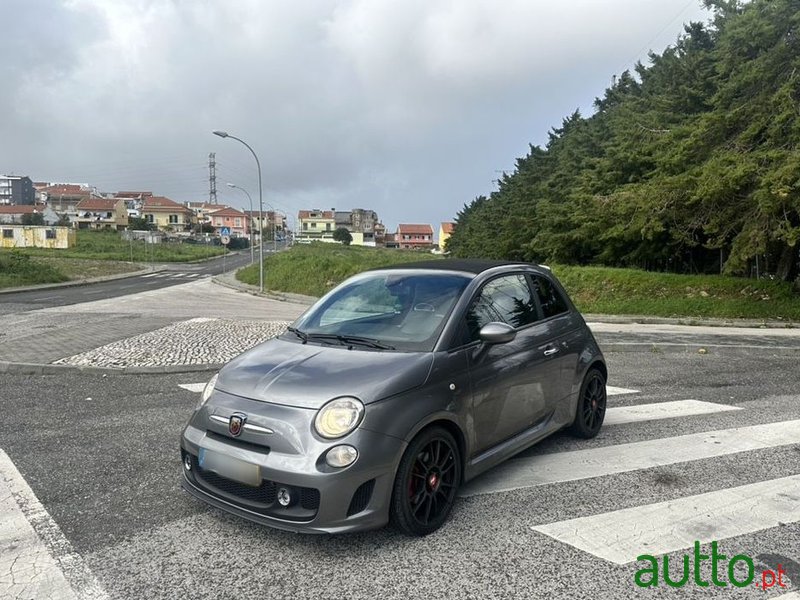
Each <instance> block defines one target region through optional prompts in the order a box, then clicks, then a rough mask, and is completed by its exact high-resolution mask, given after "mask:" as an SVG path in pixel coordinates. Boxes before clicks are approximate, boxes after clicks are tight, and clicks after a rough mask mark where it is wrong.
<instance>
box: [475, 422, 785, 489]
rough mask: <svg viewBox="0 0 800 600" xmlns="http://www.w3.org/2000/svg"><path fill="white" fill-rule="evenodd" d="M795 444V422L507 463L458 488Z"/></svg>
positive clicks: (525, 484)
mask: <svg viewBox="0 0 800 600" xmlns="http://www.w3.org/2000/svg"><path fill="white" fill-rule="evenodd" d="M798 443H800V420H794V421H781V422H778V423H767V424H764V425H752V426H749V427H736V428H733V429H720V430H717V431H707V432H703V433H693V434H689V435H679V436H676V437H669V438H661V439H654V440H646V441H643V442H633V443H630V444H619V445H616V446H604V447H600V448H591V449H588V450H574V451H571V452H556V453H553V454H542V455H538V456H531V457H526V458H517V459H512V460H510V461H507V462H505V463H503V464H502V465H500V466H498V467H495V468H494V469H491V470H490V471H488V472H487V473H485V474H483V475H481V476H480V477H478V478H477V479H475V480H473V481H470V482H469V483H467V484H466V485H465V486H464V487H462V488H461V491H460V492H459V495H461V496H477V495H479V494H493V493H495V492H506V491H510V490H518V489H520V488H529V487H535V486H539V485H546V484H549V483H559V482H564V481H576V480H578V479H589V478H591V477H601V476H603V475H612V474H614V473H626V472H628V471H637V470H640V469H650V468H652V467H660V466H665V465H674V464H676V463H682V462H690V461H695V460H701V459H704V458H713V457H715V456H725V455H727V454H736V453H739V452H747V451H748V450H759V449H762V448H773V447H775V446H786V445H789V444H798Z"/></svg>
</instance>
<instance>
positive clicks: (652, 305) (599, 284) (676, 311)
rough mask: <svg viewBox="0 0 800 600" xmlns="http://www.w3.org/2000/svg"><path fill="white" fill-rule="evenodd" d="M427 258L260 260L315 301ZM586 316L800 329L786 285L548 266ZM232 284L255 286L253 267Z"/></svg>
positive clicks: (284, 255) (351, 252)
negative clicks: (765, 323)
mask: <svg viewBox="0 0 800 600" xmlns="http://www.w3.org/2000/svg"><path fill="white" fill-rule="evenodd" d="M429 258H431V255H430V254H425V253H417V252H407V251H402V250H386V249H378V248H362V247H346V246H338V245H333V244H311V245H304V246H295V247H294V248H292V249H291V250H289V251H288V252H281V253H279V254H277V255H275V256H271V257H269V258H267V259H266V261H265V263H264V265H265V272H264V286H265V287H266V288H267V289H271V290H276V291H283V292H294V293H298V294H307V295H310V296H321V295H322V294H324V293H325V292H327V291H328V290H329V289H331V288H332V287H333V286H334V285H337V284H338V283H341V282H342V281H343V280H344V279H346V278H347V277H349V276H351V275H354V274H356V273H358V272H361V271H364V270H366V269H370V268H374V267H380V266H384V265H390V264H397V263H402V262H410V261H416V260H427V259H429ZM553 271H554V273H555V274H556V275H557V276H558V278H559V279H560V280H561V282H562V283H563V284H564V287H565V288H566V289H567V291H568V292H569V294H570V296H571V297H572V299H573V301H574V302H575V304H576V305H577V306H578V308H579V309H580V310H581V311H582V312H584V313H602V314H612V315H645V316H658V317H686V318H692V317H706V318H721V319H735V318H743V319H758V320H765V319H777V320H785V321H787V322H800V295H798V294H796V293H794V292H793V291H792V286H791V285H790V284H788V283H784V282H780V281H769V280H755V279H744V278H739V277H725V276H721V275H676V274H672V273H654V272H649V271H639V270H636V269H613V268H607V267H575V266H558V265H557V266H554V267H553ZM237 278H238V279H239V280H240V281H243V282H245V283H250V284H253V285H257V284H258V266H257V265H253V266H250V267H247V268H245V269H242V270H240V271H239V272H238V273H237Z"/></svg>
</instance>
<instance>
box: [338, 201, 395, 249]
mask: <svg viewBox="0 0 800 600" xmlns="http://www.w3.org/2000/svg"><path fill="white" fill-rule="evenodd" d="M334 222H335V225H334V231H335V230H336V229H341V228H344V229H347V231H349V232H350V234H351V236H352V237H353V240H352V241H351V242H350V244H351V245H353V246H376V245H377V238H376V233H377V232H378V230H380V237H381V240H382V238H383V234H384V232H385V228H384V227H383V224H382V223H380V222H379V221H378V213H376V212H375V211H374V210H368V209H364V208H354V209H353V210H346V211H345V210H337V211H334Z"/></svg>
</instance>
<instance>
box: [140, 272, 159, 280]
mask: <svg viewBox="0 0 800 600" xmlns="http://www.w3.org/2000/svg"><path fill="white" fill-rule="evenodd" d="M148 277H158V273H148V274H147V275H142V279H147V278H148Z"/></svg>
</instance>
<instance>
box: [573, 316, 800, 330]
mask: <svg viewBox="0 0 800 600" xmlns="http://www.w3.org/2000/svg"><path fill="white" fill-rule="evenodd" d="M582 314H583V318H584V320H585V321H587V322H596V323H611V324H620V325H628V324H632V325H637V324H638V325H684V326H687V327H747V328H755V329H796V328H798V327H800V324H799V323H796V322H793V321H774V320H773V321H767V320H758V319H715V318H711V317H651V316H647V315H605V314H592V313H582Z"/></svg>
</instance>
